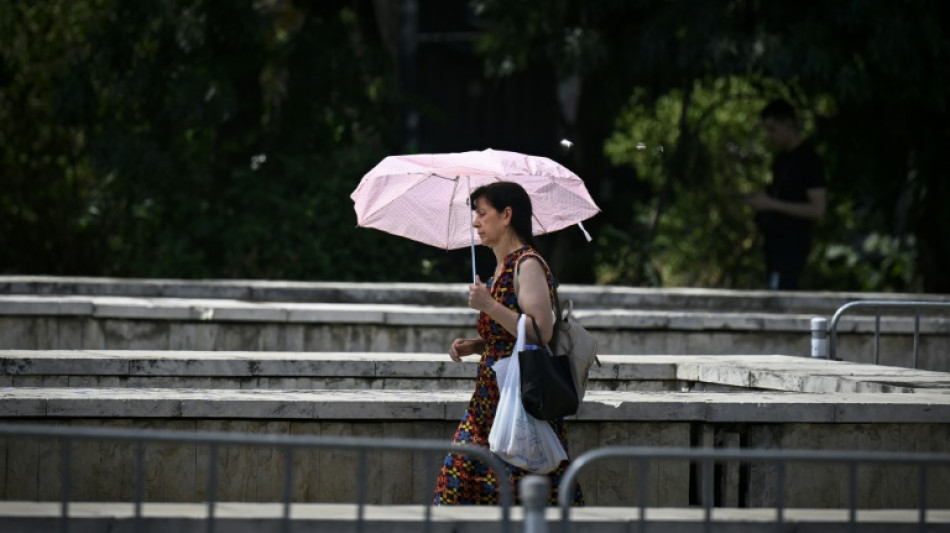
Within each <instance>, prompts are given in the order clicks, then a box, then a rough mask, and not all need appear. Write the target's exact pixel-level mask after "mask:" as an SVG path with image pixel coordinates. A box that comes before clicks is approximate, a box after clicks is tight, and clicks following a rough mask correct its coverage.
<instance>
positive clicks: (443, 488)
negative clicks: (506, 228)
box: [433, 246, 584, 505]
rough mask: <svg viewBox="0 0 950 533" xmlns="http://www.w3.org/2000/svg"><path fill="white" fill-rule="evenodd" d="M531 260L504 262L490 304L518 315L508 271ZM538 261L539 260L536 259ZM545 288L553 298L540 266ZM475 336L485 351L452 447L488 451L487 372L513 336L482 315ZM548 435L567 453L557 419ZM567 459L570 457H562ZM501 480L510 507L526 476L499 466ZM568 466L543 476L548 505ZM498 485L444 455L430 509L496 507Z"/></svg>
mask: <svg viewBox="0 0 950 533" xmlns="http://www.w3.org/2000/svg"><path fill="white" fill-rule="evenodd" d="M528 252H531V253H534V254H537V251H535V250H534V248H532V247H530V246H525V247H523V248H520V249H518V250H516V251H514V252H512V253H510V254H508V255H507V256H506V257H505V259H504V266H503V267H502V273H501V275H500V276H499V277H498V279H497V280H495V279H492V280H489V289H490V291H491V294H492V296H494V298H495V300H497V301H499V302H501V303H502V304H504V305H505V307H507V308H509V309H512V310H514V311H517V312H518V313H521V308H520V307H518V300H517V297H516V296H515V287H514V271H515V265H516V264H517V263H518V260H519V259H520V258H521V257H522V255H524V254H525V253H528ZM538 255H539V256H540V254H538ZM542 268H543V269H544V272H545V275H546V277H547V282H548V291H549V292H550V293H551V298H552V302H553V298H554V277H553V276H552V275H551V271H550V270H549V269H548V268H547V266H546V265H544V264H543V263H542ZM478 334H479V336H480V337H481V338H482V339H483V340H484V341H485V350H484V351H483V352H482V358H481V361H480V362H479V365H478V378H477V380H476V382H475V392H474V393H473V394H472V399H471V400H470V401H469V403H468V408H467V409H466V410H465V414H463V415H462V421H461V423H460V424H459V428H458V431H456V433H455V439H454V442H455V443H459V444H474V445H480V446H484V447H486V448H487V447H488V433H489V432H490V431H491V427H492V422H493V421H494V419H495V410H496V409H497V407H498V399H499V396H500V395H499V391H498V384H497V383H496V381H495V371H494V370H492V368H491V366H492V365H493V364H495V362H496V361H498V360H499V359H503V358H505V357H509V356H511V352H512V350H513V349H514V345H515V340H516V339H515V336H514V335H512V334H511V333H509V332H508V330H506V329H505V328H504V327H502V326H501V325H500V324H499V323H497V322H495V321H494V320H492V319H491V317H489V316H488V315H487V314H485V313H481V314H480V315H479V318H478ZM551 425H552V427H553V428H554V432H555V433H556V434H557V436H558V439H560V441H561V444H562V445H563V446H564V450H565V451H568V450H567V432H566V429H565V427H564V419H561V418H559V419H557V420H555V421H552V422H551ZM568 456H570V454H569V453H568ZM505 466H506V472H504V474H503V475H504V476H505V477H507V478H508V479H507V480H505V481H506V482H508V483H511V484H512V489H513V494H514V497H515V502H519V499H518V482H519V481H520V480H521V478H523V477H524V476H525V475H527V474H529V472H527V471H525V470H522V469H520V468H518V467H516V466H512V465H510V464H507V463H506V464H505ZM567 466H568V461H563V462H562V463H561V465H560V466H559V467H558V468H557V469H556V470H554V471H553V472H551V473H550V474H548V476H549V478H550V481H551V489H552V490H551V497H550V499H549V501H548V503H549V505H557V497H558V484H559V483H560V481H561V476H562V475H563V474H564V471H565V470H566V469H567ZM500 482H502V481H500V480H499V477H498V475H497V474H496V473H495V472H494V471H493V470H492V469H490V468H488V466H487V465H485V464H484V463H482V462H481V461H479V460H478V459H477V458H475V457H471V456H468V455H465V454H460V453H449V454H448V455H447V456H446V457H445V461H444V462H443V464H442V469H441V471H440V473H439V478H438V480H437V482H436V487H435V498H434V501H433V503H434V504H435V505H452V504H461V505H493V504H495V505H497V504H498V503H499V500H500V492H499V488H498V484H499V483H500ZM583 503H584V502H583V495H582V493H581V489H580V486H579V485H578V486H577V490H576V491H575V494H574V505H583Z"/></svg>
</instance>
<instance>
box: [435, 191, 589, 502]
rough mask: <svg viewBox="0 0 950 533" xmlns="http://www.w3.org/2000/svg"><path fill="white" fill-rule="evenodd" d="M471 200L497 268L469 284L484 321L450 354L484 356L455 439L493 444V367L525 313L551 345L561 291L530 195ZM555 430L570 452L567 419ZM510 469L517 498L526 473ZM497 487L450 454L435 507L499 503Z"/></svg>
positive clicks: (478, 194) (481, 467) (482, 194)
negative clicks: (535, 230)
mask: <svg viewBox="0 0 950 533" xmlns="http://www.w3.org/2000/svg"><path fill="white" fill-rule="evenodd" d="M471 201H472V208H473V209H474V211H475V220H474V222H473V226H474V227H475V230H476V231H478V236H479V237H480V238H481V241H482V244H484V245H485V246H488V247H489V248H491V249H492V251H493V252H495V258H496V260H497V262H496V265H497V266H496V268H495V274H494V276H493V277H492V278H491V279H489V280H488V283H487V285H485V284H482V283H481V280H480V279H478V278H476V280H475V283H474V284H472V285H471V286H470V287H469V295H468V305H469V307H471V308H472V309H476V310H478V311H480V312H481V313H480V314H479V317H478V334H479V337H478V338H474V339H455V341H454V342H452V346H451V347H450V348H449V357H451V358H452V360H453V361H456V362H457V361H460V360H461V358H462V357H465V356H467V355H474V354H481V361H480V363H479V365H478V378H477V381H476V386H475V392H474V394H472V399H471V400H470V401H469V404H468V408H467V409H466V410H465V414H464V415H463V416H462V422H461V424H459V428H458V431H457V432H456V433H455V442H456V443H464V444H476V445H483V446H488V433H489V432H490V431H491V427H492V422H493V421H494V419H495V410H496V409H497V407H498V398H499V392H498V384H497V382H496V381H495V372H494V371H493V370H492V368H491V367H492V365H493V364H495V362H496V361H498V360H500V359H503V358H505V357H509V356H510V355H511V352H512V349H513V348H514V345H515V341H516V338H515V335H516V331H517V327H518V316H519V315H520V314H525V315H527V316H528V317H532V318H534V319H535V320H536V321H537V324H538V328H539V329H540V331H541V336H542V337H544V339H543V341H544V342H545V343H546V342H549V341H550V340H551V335H552V333H553V331H554V316H553V313H552V305H553V301H554V300H553V298H554V290H555V289H554V277H553V276H552V275H551V271H550V270H549V269H548V267H547V265H546V264H545V263H544V261H543V260H541V258H540V255H538V252H537V250H536V249H535V246H534V239H533V237H532V232H531V217H532V213H531V199H530V198H529V197H528V193H526V192H525V190H524V189H523V188H522V187H521V186H520V185H518V184H517V183H513V182H506V181H502V182H497V183H492V184H490V185H486V186H483V187H479V188H478V189H475V191H474V192H473V193H472V194H471ZM516 272H517V276H516ZM528 320H530V318H529V319H528ZM526 329H528V330H531V333H527V339H526V344H538V339H536V338H534V337H535V335H534V328H526ZM551 425H552V426H553V427H554V431H555V433H557V436H558V438H559V439H560V441H561V444H562V445H563V446H564V450H565V451H567V433H566V431H565V428H564V420H563V419H558V420H555V421H553V422H551ZM567 465H568V462H567V461H564V462H562V463H561V466H560V467H558V468H557V469H556V470H554V472H552V473H551V474H549V476H550V479H551V486H552V489H553V490H552V493H551V498H550V500H549V503H550V504H551V505H556V504H557V489H558V484H559V482H560V480H561V475H562V474H563V473H564V470H565V469H566V468H567ZM506 469H507V472H506V474H507V477H508V478H509V479H510V482H511V483H512V485H513V488H514V490H515V497H516V501H517V490H518V482H519V481H520V480H521V478H523V477H524V476H525V475H527V474H528V472H527V471H525V470H522V469H520V468H518V467H516V466H512V465H507V464H506ZM498 483H499V479H498V477H496V475H495V473H494V472H493V471H491V470H490V469H489V468H488V467H487V466H486V465H485V464H484V463H482V462H480V461H478V460H477V459H475V458H474V457H470V456H467V455H464V454H459V453H450V454H448V455H447V456H446V458H445V462H444V463H443V465H442V471H441V473H440V474H439V479H438V482H437V483H436V489H435V501H434V503H435V504H436V505H448V504H497V503H498V502H499V489H498ZM574 502H575V504H577V505H582V504H583V497H582V495H581V490H580V487H578V488H577V490H576V492H575V494H574Z"/></svg>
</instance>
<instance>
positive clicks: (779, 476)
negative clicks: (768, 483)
mask: <svg viewBox="0 0 950 533" xmlns="http://www.w3.org/2000/svg"><path fill="white" fill-rule="evenodd" d="M785 467H786V463H785V461H779V462H778V468H777V470H776V475H775V531H777V532H778V533H782V530H783V529H784V528H785V525H784V522H785Z"/></svg>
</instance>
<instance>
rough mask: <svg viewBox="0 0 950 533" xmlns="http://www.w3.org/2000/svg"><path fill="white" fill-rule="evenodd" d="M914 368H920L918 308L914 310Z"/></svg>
mask: <svg viewBox="0 0 950 533" xmlns="http://www.w3.org/2000/svg"><path fill="white" fill-rule="evenodd" d="M914 368H920V308H919V307H915V308H914Z"/></svg>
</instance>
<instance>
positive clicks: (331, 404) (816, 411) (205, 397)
mask: <svg viewBox="0 0 950 533" xmlns="http://www.w3.org/2000/svg"><path fill="white" fill-rule="evenodd" d="M470 396H471V393H469V392H462V391H414V390H331V391H274V390H253V389H247V390H233V389H148V388H142V389H132V388H121V389H84V388H26V387H21V388H0V418H22V417H52V418H102V417H107V418H185V419H188V418H205V419H265V418H266V419H270V420H285V419H287V420H293V419H303V420H400V419H402V420H413V421H415V420H457V419H458V418H459V417H460V416H461V414H462V412H463V411H464V409H465V406H466V405H467V403H468V400H469V398H470ZM571 418H572V419H576V420H579V421H662V422H759V423H761V422H774V423H827V424H834V423H859V422H867V423H950V396H948V395H946V394H927V393H920V394H888V395H869V394H851V393H834V394H805V393H731V394H722V393H702V392H696V393H678V392H622V393H621V392H608V391H589V392H588V394H587V396H586V398H585V401H584V403H583V404H582V405H581V408H580V410H579V412H578V414H577V415H576V416H575V417H571Z"/></svg>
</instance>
